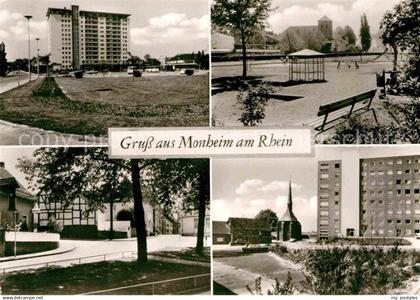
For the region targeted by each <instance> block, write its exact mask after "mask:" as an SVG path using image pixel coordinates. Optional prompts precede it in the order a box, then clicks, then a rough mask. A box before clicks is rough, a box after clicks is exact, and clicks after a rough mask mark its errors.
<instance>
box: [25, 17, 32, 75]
mask: <svg viewBox="0 0 420 300" xmlns="http://www.w3.org/2000/svg"><path fill="white" fill-rule="evenodd" d="M25 18H26V19H27V20H28V71H29V81H31V35H30V33H29V20H30V19H32V16H25Z"/></svg>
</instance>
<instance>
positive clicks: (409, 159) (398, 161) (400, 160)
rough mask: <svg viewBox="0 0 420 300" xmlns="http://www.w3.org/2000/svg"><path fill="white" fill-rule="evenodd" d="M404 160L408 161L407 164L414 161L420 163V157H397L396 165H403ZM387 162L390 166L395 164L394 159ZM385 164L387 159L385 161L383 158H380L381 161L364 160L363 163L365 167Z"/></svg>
mask: <svg viewBox="0 0 420 300" xmlns="http://www.w3.org/2000/svg"><path fill="white" fill-rule="evenodd" d="M403 161H404V162H405V163H406V164H409V165H410V164H412V163H416V164H418V163H420V158H416V159H411V158H407V159H404V160H403V159H402V158H400V159H396V160H395V164H396V165H401V164H402V163H403ZM386 164H387V165H388V166H392V165H394V160H387V161H386ZM384 165H385V161H383V160H380V161H376V162H375V161H371V162H369V163H368V162H364V163H363V167H367V166H370V167H374V166H384Z"/></svg>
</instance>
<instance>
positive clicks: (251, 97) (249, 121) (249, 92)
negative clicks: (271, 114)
mask: <svg viewBox="0 0 420 300" xmlns="http://www.w3.org/2000/svg"><path fill="white" fill-rule="evenodd" d="M244 86H245V88H243V89H241V91H240V93H239V95H238V97H237V99H238V101H239V103H240V105H241V109H242V115H241V117H240V118H239V119H238V120H239V121H241V122H242V124H244V126H255V125H257V124H259V123H262V120H264V118H265V106H266V105H267V102H268V97H267V95H268V94H269V93H270V92H271V86H269V85H267V84H265V83H261V84H258V85H256V86H254V85H251V84H249V83H245V84H244Z"/></svg>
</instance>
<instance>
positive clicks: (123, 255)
mask: <svg viewBox="0 0 420 300" xmlns="http://www.w3.org/2000/svg"><path fill="white" fill-rule="evenodd" d="M135 255H137V252H136V251H122V252H112V253H106V254H98V255H92V256H84V257H77V258H68V259H61V260H55V261H49V262H43V263H36V264H29V265H22V266H14V267H7V268H1V270H2V273H3V274H5V273H6V272H10V271H11V270H13V271H19V270H26V269H34V267H35V269H36V268H38V267H50V266H56V265H60V266H69V265H72V264H76V265H81V264H82V262H83V263H88V262H98V261H106V260H111V259H116V258H118V259H119V258H122V259H124V258H130V259H132V258H134V257H135Z"/></svg>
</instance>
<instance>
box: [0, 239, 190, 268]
mask: <svg viewBox="0 0 420 300" xmlns="http://www.w3.org/2000/svg"><path fill="white" fill-rule="evenodd" d="M195 242H196V238H195V237H181V236H180V235H161V236H157V237H149V238H148V240H147V251H148V252H153V251H158V250H164V249H181V248H185V247H194V246H195ZM60 244H61V246H62V247H74V248H75V249H74V250H73V251H70V252H67V253H63V254H57V255H52V256H44V257H36V258H30V259H24V260H17V261H9V262H4V263H0V272H1V271H3V270H2V269H3V268H11V267H13V268H14V269H11V270H6V272H13V271H17V270H22V269H28V268H30V269H37V268H41V267H44V266H45V265H40V266H31V267H28V266H29V265H32V264H39V263H47V262H54V261H57V260H65V259H73V261H67V262H60V263H56V264H55V265H59V266H69V265H71V264H75V263H78V258H80V257H87V256H93V255H104V254H110V253H114V252H120V253H118V254H115V255H107V257H106V259H107V260H113V259H116V260H131V259H133V258H131V255H130V254H129V253H128V252H130V251H137V241H136V239H127V240H114V241H108V240H105V241H76V240H62V241H60ZM122 251H126V252H127V253H126V254H125V256H124V257H122V255H121V252H122ZM103 259H104V258H103V256H102V257H97V258H91V259H84V260H82V263H91V262H97V261H102V260H103ZM15 267H16V268H15Z"/></svg>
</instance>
